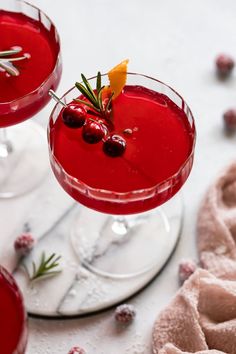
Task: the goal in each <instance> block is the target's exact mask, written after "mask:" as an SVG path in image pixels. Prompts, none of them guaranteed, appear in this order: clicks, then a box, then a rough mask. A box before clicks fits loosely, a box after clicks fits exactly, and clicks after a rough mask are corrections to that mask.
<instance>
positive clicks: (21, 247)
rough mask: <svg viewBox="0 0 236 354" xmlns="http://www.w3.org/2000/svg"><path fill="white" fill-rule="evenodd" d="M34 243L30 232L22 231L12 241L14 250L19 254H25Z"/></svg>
mask: <svg viewBox="0 0 236 354" xmlns="http://www.w3.org/2000/svg"><path fill="white" fill-rule="evenodd" d="M34 245H35V239H34V238H33V236H32V235H31V234H30V233H24V234H22V235H20V236H18V237H17V238H16V240H15V242H14V248H15V251H16V252H17V253H18V254H19V255H21V256H25V255H27V254H28V253H29V252H30V251H31V250H32V248H33V247H34Z"/></svg>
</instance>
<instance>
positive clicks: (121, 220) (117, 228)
mask: <svg viewBox="0 0 236 354" xmlns="http://www.w3.org/2000/svg"><path fill="white" fill-rule="evenodd" d="M113 220H114V221H113V224H112V226H111V228H112V231H113V232H114V233H115V234H116V235H120V236H124V235H126V234H127V233H128V231H129V225H128V222H127V220H126V218H125V217H124V216H114V217H113Z"/></svg>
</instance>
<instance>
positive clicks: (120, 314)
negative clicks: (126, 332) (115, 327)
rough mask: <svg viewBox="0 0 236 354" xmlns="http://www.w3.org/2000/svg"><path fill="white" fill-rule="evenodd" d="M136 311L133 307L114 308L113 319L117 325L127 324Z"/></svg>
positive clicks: (121, 306) (126, 305) (125, 305)
mask: <svg viewBox="0 0 236 354" xmlns="http://www.w3.org/2000/svg"><path fill="white" fill-rule="evenodd" d="M135 316H136V311H135V308H134V306H133V305H128V304H123V305H120V306H118V307H117V308H116V310H115V319H116V321H117V322H119V323H123V324H129V323H130V322H132V321H133V320H134V318H135Z"/></svg>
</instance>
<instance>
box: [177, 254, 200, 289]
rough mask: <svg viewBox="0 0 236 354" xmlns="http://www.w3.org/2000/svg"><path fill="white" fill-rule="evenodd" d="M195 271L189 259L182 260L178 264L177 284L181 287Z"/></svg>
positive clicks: (194, 265)
mask: <svg viewBox="0 0 236 354" xmlns="http://www.w3.org/2000/svg"><path fill="white" fill-rule="evenodd" d="M196 269H197V265H196V263H195V262H194V261H193V260H191V259H182V261H181V262H180V263H179V282H180V284H181V285H182V284H183V283H184V282H185V281H186V280H187V279H188V278H189V277H190V276H191V275H192V274H193V273H194V272H195V270H196Z"/></svg>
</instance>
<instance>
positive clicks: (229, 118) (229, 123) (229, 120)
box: [223, 108, 236, 131]
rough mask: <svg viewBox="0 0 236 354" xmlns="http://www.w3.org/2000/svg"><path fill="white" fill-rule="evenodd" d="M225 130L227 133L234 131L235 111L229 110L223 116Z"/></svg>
mask: <svg viewBox="0 0 236 354" xmlns="http://www.w3.org/2000/svg"><path fill="white" fill-rule="evenodd" d="M223 118H224V124H225V128H226V129H227V130H229V131H232V130H236V109H235V108H234V109H229V110H228V111H226V112H225V113H224V115H223Z"/></svg>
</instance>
